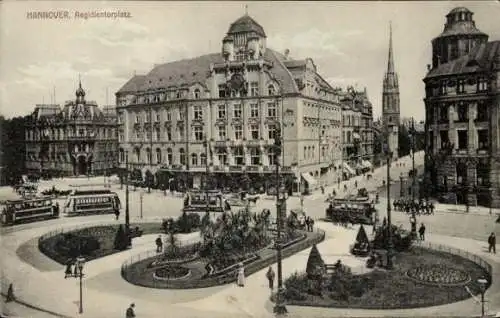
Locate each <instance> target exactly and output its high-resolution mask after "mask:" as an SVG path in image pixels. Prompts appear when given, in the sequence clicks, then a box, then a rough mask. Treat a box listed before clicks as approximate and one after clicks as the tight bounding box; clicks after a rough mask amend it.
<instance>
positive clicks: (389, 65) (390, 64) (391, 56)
mask: <svg viewBox="0 0 500 318" xmlns="http://www.w3.org/2000/svg"><path fill="white" fill-rule="evenodd" d="M387 73H394V54H393V52H392V22H389V58H388V59H387Z"/></svg>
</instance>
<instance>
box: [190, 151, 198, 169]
mask: <svg viewBox="0 0 500 318" xmlns="http://www.w3.org/2000/svg"><path fill="white" fill-rule="evenodd" d="M191 165H192V166H197V165H198V155H197V154H195V153H192V154H191Z"/></svg>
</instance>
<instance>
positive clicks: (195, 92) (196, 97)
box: [194, 89, 201, 99]
mask: <svg viewBox="0 0 500 318" xmlns="http://www.w3.org/2000/svg"><path fill="white" fill-rule="evenodd" d="M200 97H201V93H200V90H199V89H195V90H194V98H195V99H200Z"/></svg>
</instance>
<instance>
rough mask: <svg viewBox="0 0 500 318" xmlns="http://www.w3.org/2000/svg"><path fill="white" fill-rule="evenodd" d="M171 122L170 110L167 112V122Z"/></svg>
mask: <svg viewBox="0 0 500 318" xmlns="http://www.w3.org/2000/svg"><path fill="white" fill-rule="evenodd" d="M171 120H172V112H171V111H170V110H167V121H171Z"/></svg>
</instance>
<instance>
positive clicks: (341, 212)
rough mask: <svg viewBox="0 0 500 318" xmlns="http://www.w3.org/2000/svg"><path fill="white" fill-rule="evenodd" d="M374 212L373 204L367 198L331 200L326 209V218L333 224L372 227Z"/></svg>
mask: <svg viewBox="0 0 500 318" xmlns="http://www.w3.org/2000/svg"><path fill="white" fill-rule="evenodd" d="M376 211H377V210H376V209H375V204H374V203H373V201H372V200H370V199H368V198H357V199H333V200H331V201H330V204H329V206H328V208H327V209H326V218H327V219H329V220H331V221H333V222H340V223H352V224H367V225H372V224H373V221H374V220H373V215H374V213H375V212H376Z"/></svg>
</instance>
